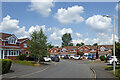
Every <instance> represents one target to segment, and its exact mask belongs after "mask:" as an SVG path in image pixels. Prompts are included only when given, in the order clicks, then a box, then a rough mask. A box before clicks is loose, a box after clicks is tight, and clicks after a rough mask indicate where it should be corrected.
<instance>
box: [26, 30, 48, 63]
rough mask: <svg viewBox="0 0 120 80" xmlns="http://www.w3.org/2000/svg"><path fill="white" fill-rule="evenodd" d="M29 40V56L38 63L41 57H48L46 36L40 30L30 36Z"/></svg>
mask: <svg viewBox="0 0 120 80" xmlns="http://www.w3.org/2000/svg"><path fill="white" fill-rule="evenodd" d="M30 37H31V40H30V42H29V46H28V47H29V50H30V52H31V55H32V56H34V57H35V58H37V59H38V61H40V60H41V59H42V58H43V56H47V55H48V50H47V48H48V43H47V36H45V34H44V33H43V30H42V29H40V31H39V32H37V31H34V32H33V33H32V34H31V35H30Z"/></svg>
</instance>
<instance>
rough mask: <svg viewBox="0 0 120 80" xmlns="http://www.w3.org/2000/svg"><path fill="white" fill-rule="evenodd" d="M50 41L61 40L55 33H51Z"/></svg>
mask: <svg viewBox="0 0 120 80" xmlns="http://www.w3.org/2000/svg"><path fill="white" fill-rule="evenodd" d="M50 39H51V40H61V36H60V35H58V34H57V33H56V32H53V33H52V34H51V35H50Z"/></svg>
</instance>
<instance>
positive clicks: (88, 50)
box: [77, 46, 91, 53]
mask: <svg viewBox="0 0 120 80" xmlns="http://www.w3.org/2000/svg"><path fill="white" fill-rule="evenodd" d="M81 49H82V50H83V51H82V52H83V53H89V52H90V51H91V50H90V49H89V48H88V47H86V46H82V47H80V48H78V49H77V52H80V50H81ZM85 49H87V51H85Z"/></svg>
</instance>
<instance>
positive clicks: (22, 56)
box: [17, 54, 27, 60]
mask: <svg viewBox="0 0 120 80" xmlns="http://www.w3.org/2000/svg"><path fill="white" fill-rule="evenodd" d="M17 58H18V59H19V60H26V58H27V55H26V54H22V55H19V56H18V57H17Z"/></svg>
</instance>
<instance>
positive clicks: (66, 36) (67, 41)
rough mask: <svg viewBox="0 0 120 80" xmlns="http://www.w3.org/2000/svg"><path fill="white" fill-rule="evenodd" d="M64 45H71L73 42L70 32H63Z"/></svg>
mask: <svg viewBox="0 0 120 80" xmlns="http://www.w3.org/2000/svg"><path fill="white" fill-rule="evenodd" d="M62 41H63V42H62V47H64V46H70V45H71V42H72V37H71V34H70V33H66V34H63V36H62Z"/></svg>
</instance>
